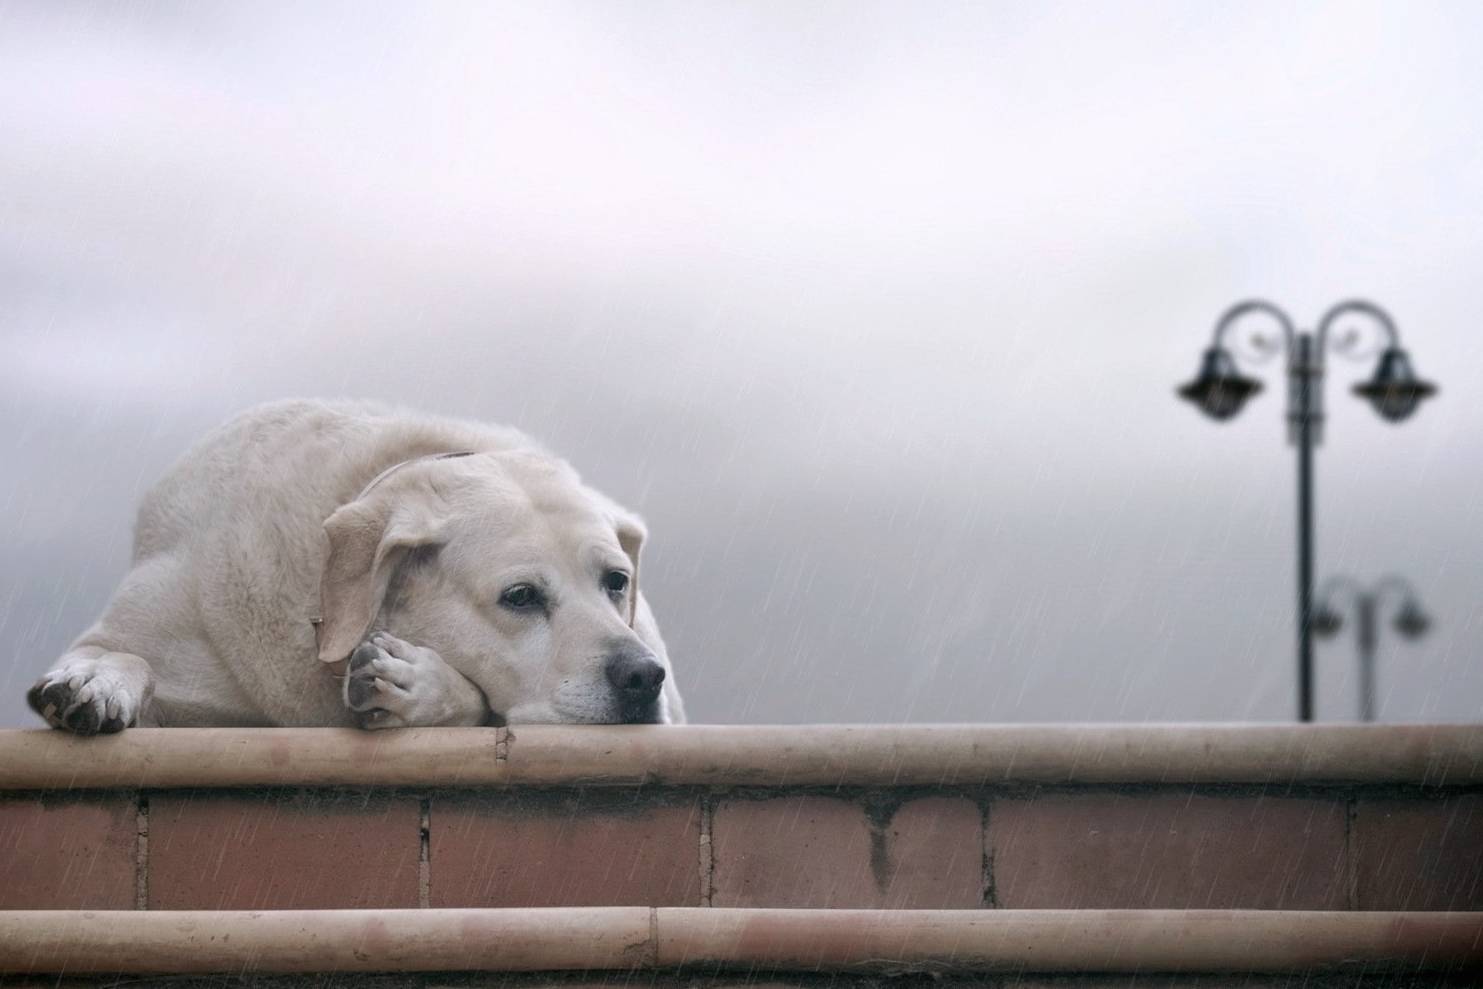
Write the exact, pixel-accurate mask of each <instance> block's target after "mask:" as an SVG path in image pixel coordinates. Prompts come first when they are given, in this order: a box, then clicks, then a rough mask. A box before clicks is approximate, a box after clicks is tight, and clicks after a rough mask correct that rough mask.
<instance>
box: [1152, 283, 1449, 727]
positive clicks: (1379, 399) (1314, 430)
mask: <svg viewBox="0 0 1483 989" xmlns="http://www.w3.org/2000/svg"><path fill="white" fill-rule="evenodd" d="M1254 315H1260V316H1265V317H1267V318H1268V319H1270V320H1271V321H1273V322H1275V323H1276V324H1277V327H1278V329H1280V330H1281V331H1282V337H1281V340H1280V341H1278V340H1274V339H1272V338H1271V337H1268V336H1263V335H1256V334H1253V335H1252V337H1251V340H1250V342H1251V344H1252V346H1253V348H1254V351H1255V352H1254V353H1253V354H1251V355H1248V359H1251V360H1256V361H1261V360H1266V359H1267V358H1270V357H1271V356H1273V355H1274V354H1276V353H1277V352H1278V350H1285V351H1286V354H1287V380H1288V387H1287V436H1288V442H1290V443H1292V444H1293V445H1294V446H1296V447H1297V449H1298V719H1299V720H1301V721H1312V720H1313V622H1312V618H1313V448H1314V447H1316V446H1317V445H1318V444H1319V443H1321V442H1323V357H1324V353H1325V352H1326V351H1328V350H1332V351H1334V352H1335V353H1337V354H1341V355H1343V356H1345V357H1349V358H1351V359H1353V360H1362V359H1364V357H1365V356H1366V355H1365V354H1362V353H1359V352H1358V351H1357V343H1358V341H1359V339H1360V336H1359V334H1358V333H1356V332H1354V331H1351V332H1349V333H1347V334H1345V335H1344V336H1342V337H1339V338H1337V339H1335V340H1332V341H1331V340H1330V338H1329V337H1330V333H1331V331H1332V330H1334V328H1335V327H1336V326H1337V325H1338V323H1339V322H1340V321H1341V320H1343V319H1346V318H1351V317H1355V316H1363V317H1365V318H1367V319H1368V320H1369V321H1370V322H1371V323H1373V324H1375V325H1377V326H1379V328H1380V330H1381V331H1382V332H1383V333H1384V335H1385V347H1384V349H1383V351H1382V352H1381V354H1380V361H1379V363H1378V364H1377V365H1376V367H1375V373H1374V375H1373V376H1372V377H1371V378H1370V380H1369V381H1367V382H1364V383H1363V384H1360V385H1356V386H1355V389H1354V391H1355V394H1357V395H1359V396H1360V397H1362V398H1364V399H1366V400H1368V401H1369V403H1370V404H1371V406H1373V407H1374V409H1375V411H1376V412H1377V413H1379V415H1380V416H1381V418H1383V419H1385V420H1387V421H1389V422H1400V421H1401V420H1402V419H1405V418H1407V417H1408V416H1410V415H1411V413H1413V412H1415V411H1416V407H1417V406H1418V405H1420V404H1421V402H1422V400H1423V399H1425V398H1427V397H1429V396H1431V395H1434V394H1436V391H1437V389H1436V386H1435V385H1432V384H1429V383H1428V382H1425V381H1422V380H1421V379H1419V378H1417V377H1416V373H1415V371H1414V370H1412V368H1411V359H1410V358H1409V357H1408V356H1407V355H1406V352H1405V351H1404V350H1402V349H1401V341H1400V334H1398V333H1397V332H1396V328H1395V322H1394V321H1393V320H1392V319H1391V318H1390V315H1389V314H1388V313H1387V312H1386V311H1385V310H1383V309H1381V308H1380V307H1379V306H1377V305H1375V304H1374V303H1372V302H1366V301H1364V300H1362V299H1351V300H1348V301H1346V302H1340V303H1339V304H1338V305H1336V306H1334V307H1332V308H1331V309H1329V311H1328V312H1326V313H1324V315H1323V318H1322V319H1320V320H1319V321H1318V330H1317V332H1316V333H1311V332H1308V331H1303V332H1298V331H1297V330H1295V329H1294V327H1293V322H1292V320H1291V319H1290V318H1289V317H1288V315H1287V313H1285V312H1283V311H1282V310H1281V309H1280V308H1278V307H1277V306H1275V305H1273V304H1272V303H1270V302H1266V301H1264V300H1261V299H1251V300H1248V301H1246V302H1239V303H1237V304H1236V305H1234V306H1232V307H1231V308H1229V309H1227V310H1226V311H1225V312H1224V313H1223V314H1222V315H1221V317H1220V319H1219V320H1217V321H1216V324H1215V339H1214V341H1213V342H1212V343H1211V345H1210V347H1209V349H1207V350H1206V351H1205V354H1204V357H1203V358H1202V359H1201V362H1200V370H1199V373H1198V374H1197V375H1196V376H1195V379H1194V380H1193V381H1191V382H1190V383H1189V384H1187V385H1183V386H1182V387H1180V388H1179V391H1178V394H1179V395H1180V397H1181V398H1185V399H1188V400H1189V401H1190V402H1192V403H1194V405H1195V406H1196V407H1198V408H1199V409H1200V411H1202V412H1204V413H1205V414H1206V415H1208V416H1210V417H1211V418H1212V419H1217V420H1221V421H1224V420H1227V419H1230V418H1232V417H1234V416H1235V415H1236V413H1238V412H1240V411H1241V408H1242V406H1244V405H1245V404H1246V402H1247V401H1248V400H1250V399H1251V398H1252V397H1253V396H1255V395H1256V394H1257V393H1259V392H1260V391H1261V389H1262V383H1261V382H1260V381H1258V380H1256V379H1255V378H1249V377H1247V376H1246V375H1244V374H1242V373H1241V371H1240V368H1239V367H1238V366H1237V364H1236V357H1235V356H1234V354H1233V352H1232V351H1231V350H1230V349H1228V348H1227V346H1226V336H1227V333H1228V331H1230V329H1231V328H1232V327H1233V326H1235V324H1236V323H1238V322H1240V321H1242V320H1243V319H1245V318H1246V317H1248V316H1254Z"/></svg>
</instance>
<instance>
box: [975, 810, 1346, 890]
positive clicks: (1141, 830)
mask: <svg viewBox="0 0 1483 989" xmlns="http://www.w3.org/2000/svg"><path fill="white" fill-rule="evenodd" d="M1345 815H1346V808H1345V806H1344V803H1343V801H1341V800H1337V799H1335V800H1311V799H1305V798H1291V797H1265V796H1201V795H1192V794H1112V793H1106V794H1046V795H1040V796H1035V797H1029V798H1024V799H1001V800H995V801H994V802H993V803H992V804H991V805H990V807H989V827H988V848H989V854H990V857H991V866H990V868H991V871H992V881H993V885H994V902H995V905H997V906H1000V907H1009V908H1042V907H1054V908H1066V909H1093V908H1107V909H1117V908H1143V909H1156V908H1170V909H1253V910H1261V909H1285V910H1342V909H1344V908H1345V907H1346V906H1347V905H1348V881H1347V874H1346V852H1345Z"/></svg>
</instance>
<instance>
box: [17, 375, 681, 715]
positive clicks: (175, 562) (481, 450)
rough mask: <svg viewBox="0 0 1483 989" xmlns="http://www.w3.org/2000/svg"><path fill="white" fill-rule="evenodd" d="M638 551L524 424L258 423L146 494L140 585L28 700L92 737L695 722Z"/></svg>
mask: <svg viewBox="0 0 1483 989" xmlns="http://www.w3.org/2000/svg"><path fill="white" fill-rule="evenodd" d="M645 537H646V532H645V528H644V525H643V523H642V522H641V521H640V520H639V518H638V517H636V516H635V515H633V514H632V513H630V512H628V511H626V510H625V509H623V508H621V507H619V506H618V505H617V504H615V503H614V502H613V501H611V500H610V499H608V498H606V497H604V496H603V495H601V494H599V493H598V492H597V491H594V490H593V489H592V488H589V487H587V486H586V485H584V484H583V483H582V482H581V480H580V478H579V477H578V475H577V473H576V472H575V471H574V470H573V469H572V468H571V466H570V465H568V464H567V463H566V462H564V461H562V460H560V459H557V458H556V457H554V456H552V455H550V454H549V453H547V452H545V451H544V450H542V449H541V448H540V447H538V446H537V445H536V444H535V443H534V442H532V441H531V440H530V439H529V438H527V437H526V436H524V435H523V434H521V433H519V432H517V431H515V430H512V429H505V428H499V427H493V426H488V425H483V424H480V423H476V422H466V421H461V420H455V419H448V418H440V417H433V416H426V415H420V414H416V413H410V412H405V411H400V410H394V409H390V408H386V407H382V406H378V405H373V404H367V403H354V402H320V401H291V402H280V403H274V404H270V405H264V406H260V407H258V408H255V409H251V410H249V411H247V412H245V413H243V414H241V415H239V416H238V417H236V418H235V419H233V420H231V421H230V422H228V423H227V424H225V425H224V426H222V427H220V428H219V429H217V430H216V431H215V432H214V433H212V434H210V435H209V436H207V437H206V438H205V439H204V440H202V441H201V442H200V443H199V444H198V445H197V446H196V447H194V448H193V449H192V450H191V451H189V452H188V453H187V454H186V455H185V456H184V457H183V458H182V459H181V460H180V461H179V462H178V463H177V464H176V465H175V466H174V467H173V468H172V469H171V470H170V471H169V473H168V474H166V476H165V477H164V478H163V479H162V480H161V481H160V482H159V483H158V484H157V485H156V486H155V487H154V488H153V490H151V491H150V492H149V494H148V495H147V496H146V497H145V498H144V501H143V503H142V505H141V506H140V509H139V515H138V520H137V523H136V526H135V532H134V552H133V562H132V568H131V569H130V571H129V573H128V575H127V576H125V577H124V579H123V582H122V583H121V584H120V585H119V587H118V589H117V591H116V592H115V593H114V595H113V598H112V600H111V601H110V603H109V605H108V607H107V609H106V610H105V611H104V613H103V615H102V617H101V618H99V619H98V621H97V623H96V624H95V625H93V627H92V628H90V629H88V630H87V631H86V632H85V633H83V635H82V636H81V638H79V639H78V640H77V641H76V642H75V643H74V644H73V645H72V647H71V648H70V649H69V650H68V651H67V652H66V653H65V654H63V656H62V657H61V659H59V660H58V661H57V663H56V666H55V668H53V669H52V670H51V671H50V672H49V673H47V674H46V675H45V676H43V677H42V678H41V679H40V680H39V681H38V682H37V683H36V685H35V686H34V687H32V688H31V690H30V692H29V693H28V695H27V700H28V702H29V703H30V705H31V707H32V708H33V709H34V710H35V711H36V712H37V713H38V714H40V715H41V716H42V717H43V718H44V719H45V720H46V721H47V723H48V724H50V725H52V726H53V727H56V728H61V729H66V730H68V731H72V732H75V733H77V734H79V735H92V734H97V733H111V732H117V731H121V730H123V729H124V728H126V727H129V726H133V725H144V726H191V727H202V726H345V725H353V726H357V727H360V728H366V729H382V728H395V727H406V726H429V725H499V724H520V723H527V724H528V723H562V724H573V723H607V724H611V723H679V722H683V721H684V720H685V715H684V706H683V702H682V701H681V699H680V694H679V691H678V689H677V688H676V686H675V679H674V675H673V673H672V671H671V669H670V662H669V657H668V654H667V652H666V650H665V647H664V642H663V640H662V639H661V638H660V635H659V629H658V626H657V625H656V623H655V621H654V616H653V613H652V612H651V611H650V609H649V605H648V603H647V602H646V601H645V599H644V596H643V594H642V593H641V592H640V589H639V581H638V575H639V551H640V549H641V547H642V546H643V543H644V540H645Z"/></svg>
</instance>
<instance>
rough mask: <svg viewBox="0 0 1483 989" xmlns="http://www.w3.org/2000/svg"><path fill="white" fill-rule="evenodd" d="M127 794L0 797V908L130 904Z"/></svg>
mask: <svg viewBox="0 0 1483 989" xmlns="http://www.w3.org/2000/svg"><path fill="white" fill-rule="evenodd" d="M137 818H138V802H137V799H136V798H135V797H134V795H133V794H118V793H113V794H107V793H105V794H88V795H78V796H73V795H66V796H63V795H51V794H47V795H43V796H29V795H28V796H13V797H12V796H7V797H4V798H0V909H3V910H132V909H133V908H134V906H135V878H134V869H135V863H136V861H137V846H138V835H137V829H136V821H137Z"/></svg>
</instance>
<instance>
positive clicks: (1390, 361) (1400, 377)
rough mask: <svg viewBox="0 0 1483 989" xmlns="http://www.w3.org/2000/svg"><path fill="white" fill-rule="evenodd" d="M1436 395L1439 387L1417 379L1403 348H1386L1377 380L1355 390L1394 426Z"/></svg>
mask: <svg viewBox="0 0 1483 989" xmlns="http://www.w3.org/2000/svg"><path fill="white" fill-rule="evenodd" d="M1436 392H1437V386H1436V385H1434V384H1432V383H1431V382H1429V381H1422V380H1421V379H1420V378H1418V377H1416V372H1415V371H1414V370H1413V369H1412V368H1411V358H1410V356H1408V355H1407V354H1406V352H1405V351H1404V350H1402V349H1401V348H1399V347H1388V348H1386V350H1385V352H1384V353H1382V354H1381V355H1380V363H1379V364H1377V365H1376V366H1375V376H1374V377H1373V378H1371V379H1370V380H1369V381H1366V382H1365V383H1364V384H1361V385H1355V386H1354V393H1355V394H1356V395H1359V396H1360V397H1361V398H1364V399H1367V400H1368V401H1369V403H1370V404H1371V405H1372V406H1374V408H1375V411H1376V412H1378V413H1379V414H1380V417H1381V418H1382V419H1386V420H1389V421H1390V422H1400V421H1401V420H1402V419H1405V418H1406V417H1408V416H1409V415H1411V413H1413V412H1415V411H1416V406H1418V405H1420V404H1421V400H1422V399H1424V398H1427V397H1429V396H1431V395H1435V394H1436Z"/></svg>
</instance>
